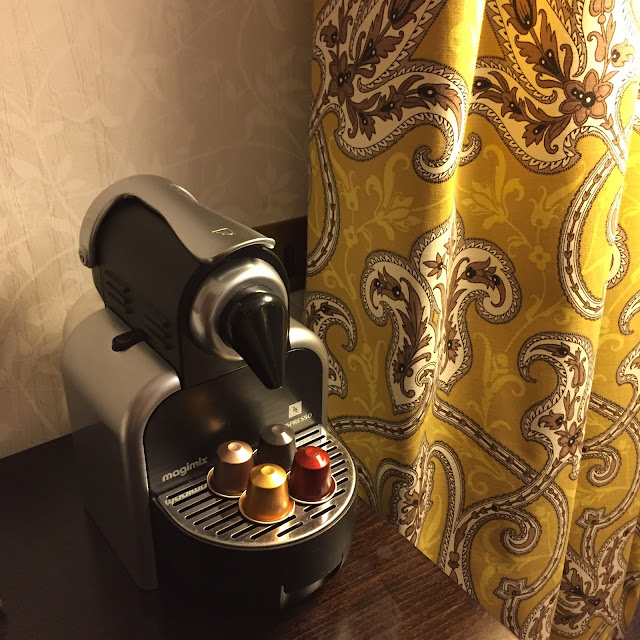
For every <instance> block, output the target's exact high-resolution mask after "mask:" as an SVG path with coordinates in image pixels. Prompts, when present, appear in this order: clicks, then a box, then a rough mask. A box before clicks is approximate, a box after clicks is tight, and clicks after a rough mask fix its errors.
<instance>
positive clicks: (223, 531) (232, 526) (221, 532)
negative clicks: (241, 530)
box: [216, 519, 245, 536]
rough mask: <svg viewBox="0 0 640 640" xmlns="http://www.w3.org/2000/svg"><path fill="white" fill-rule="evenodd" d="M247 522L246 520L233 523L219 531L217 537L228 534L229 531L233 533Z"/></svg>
mask: <svg viewBox="0 0 640 640" xmlns="http://www.w3.org/2000/svg"><path fill="white" fill-rule="evenodd" d="M244 523H245V521H244V519H241V520H238V522H233V523H232V524H230V525H228V526H226V527H224V528H222V529H218V530H217V531H216V535H217V536H223V535H224V534H225V533H227V531H231V530H232V529H235V528H236V527H239V526H240V525H241V524H244Z"/></svg>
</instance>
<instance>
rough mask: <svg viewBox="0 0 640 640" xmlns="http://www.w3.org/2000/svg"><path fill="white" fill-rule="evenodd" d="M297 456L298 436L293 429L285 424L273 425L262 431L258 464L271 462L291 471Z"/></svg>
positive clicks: (257, 455)
mask: <svg viewBox="0 0 640 640" xmlns="http://www.w3.org/2000/svg"><path fill="white" fill-rule="evenodd" d="M295 454H296V434H295V433H294V431H293V429H290V428H289V427H285V426H284V425H283V424H272V425H269V426H268V427H265V428H264V429H262V431H261V432H260V442H259V443H258V453H257V454H256V464H265V463H268V462H271V463H273V464H277V465H278V466H279V467H282V468H283V469H284V470H285V471H290V470H291V464H292V463H293V457H294V456H295Z"/></svg>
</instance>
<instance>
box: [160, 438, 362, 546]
mask: <svg viewBox="0 0 640 640" xmlns="http://www.w3.org/2000/svg"><path fill="white" fill-rule="evenodd" d="M309 445H313V446H314V447H321V448H322V449H324V450H325V451H327V452H328V453H329V456H330V458H331V474H332V475H333V477H334V478H335V481H336V492H335V493H334V494H333V497H332V498H331V499H330V500H327V501H326V502H323V503H322V504H314V505H301V504H298V503H296V506H295V510H294V512H293V513H292V514H291V515H290V516H289V517H288V518H286V520H283V521H282V522H278V523H275V524H268V525H263V524H254V523H252V522H249V521H248V520H246V519H245V518H244V517H243V516H242V514H241V513H240V511H239V510H238V501H237V500H233V499H230V498H220V497H218V496H216V495H215V494H213V493H211V492H210V491H209V489H208V488H207V484H206V474H203V476H202V477H201V478H199V479H198V480H196V481H192V482H188V483H186V484H184V485H182V486H180V487H177V488H175V489H173V490H172V491H169V492H167V493H163V494H161V495H160V496H158V497H157V498H156V499H155V500H156V502H157V503H158V504H159V505H160V506H161V507H162V508H163V509H164V510H165V511H166V512H167V513H168V514H169V515H170V516H171V518H173V520H175V522H176V523H177V524H179V525H180V526H181V527H183V528H184V529H187V531H189V532H190V533H192V534H194V535H196V536H198V537H200V538H204V539H205V540H210V541H214V542H216V543H218V544H225V545H230V546H242V547H244V548H246V547H264V546H270V545H279V544H286V543H289V542H295V541H298V540H302V539H303V538H306V537H307V536H309V535H312V534H313V533H315V532H316V531H317V530H318V529H319V528H321V527H325V526H327V525H329V524H331V523H332V522H334V521H335V520H337V519H339V518H340V517H341V515H342V514H343V512H344V511H345V509H346V508H347V506H348V505H349V502H350V501H351V497H352V495H353V493H354V491H355V489H356V473H355V468H354V466H353V462H352V460H351V457H350V456H349V454H348V453H347V450H346V449H345V447H344V445H343V444H342V443H341V442H340V440H339V439H338V438H336V436H335V435H333V434H332V433H331V432H329V431H327V430H326V429H325V428H324V427H322V426H319V425H318V426H313V427H310V428H308V429H305V430H304V431H301V432H300V433H297V434H296V446H297V447H304V446H309Z"/></svg>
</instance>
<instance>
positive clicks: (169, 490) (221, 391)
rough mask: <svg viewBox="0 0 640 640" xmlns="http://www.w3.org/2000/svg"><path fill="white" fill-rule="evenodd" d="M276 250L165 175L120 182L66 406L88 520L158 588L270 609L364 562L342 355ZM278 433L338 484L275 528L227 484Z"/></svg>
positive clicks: (84, 257) (71, 340)
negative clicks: (97, 303)
mask: <svg viewBox="0 0 640 640" xmlns="http://www.w3.org/2000/svg"><path fill="white" fill-rule="evenodd" d="M273 247H274V241H273V240H271V239H270V238H266V237H264V236H262V235H261V234H259V233H257V232H255V231H253V230H251V229H249V228H247V227H244V226H242V225H240V224H237V223H236V222H234V221H232V220H229V219H227V218H224V217H223V216H221V215H219V214H218V213H215V212H213V211H210V210H209V209H206V208H205V207H203V206H202V205H200V204H198V202H197V201H196V200H195V199H194V198H193V197H192V196H191V195H190V194H189V193H188V192H187V191H185V190H184V189H182V188H181V187H178V186H176V185H174V184H172V183H171V182H169V181H167V180H165V179H163V178H160V177H157V176H134V177H131V178H126V179H124V180H121V181H119V182H117V183H116V184H114V185H112V186H111V187H109V188H108V189H106V190H105V191H103V192H102V193H101V194H100V195H99V196H98V197H97V198H96V200H95V201H94V202H93V204H92V205H91V206H90V208H89V210H88V211H87V214H86V216H85V218H84V221H83V223H82V228H81V231H80V259H81V261H82V263H83V264H84V265H85V266H86V267H88V268H90V269H91V270H92V274H93V280H94V283H95V286H96V288H97V290H98V292H99V294H100V296H101V297H102V300H103V301H104V308H101V309H99V310H98V311H95V312H92V313H89V314H88V315H86V317H84V318H83V319H82V320H81V321H80V322H79V323H78V324H77V325H76V327H75V328H74V329H73V331H72V332H71V333H70V335H69V336H68V338H67V340H66V343H65V346H64V356H63V378H64V385H65V392H66V397H67V403H68V407H69V414H70V419H71V425H72V429H73V440H74V445H75V449H76V453H77V460H78V465H79V470H80V479H81V482H82V488H83V492H84V497H85V504H86V508H87V510H88V512H89V513H90V514H91V516H92V517H93V519H94V520H95V522H96V523H97V525H98V526H99V528H100V529H101V531H102V532H103V534H104V535H105V537H106V538H107V540H108V541H109V543H110V544H111V546H112V547H113V549H114V550H115V552H116V553H117V555H118V556H119V557H120V559H121V560H122V562H123V563H124V564H125V566H126V568H127V569H128V571H129V573H130V574H131V576H132V577H133V579H134V580H135V582H136V583H137V584H138V585H139V586H140V587H141V588H143V589H154V588H156V587H157V586H158V585H160V586H162V585H163V583H164V581H165V580H167V581H172V582H173V581H175V580H178V581H181V582H182V583H183V584H197V585H198V586H204V587H205V588H207V589H211V590H212V593H221V592H222V593H225V594H234V597H241V596H242V591H243V589H244V588H246V585H247V580H248V579H250V580H251V583H252V585H253V586H252V589H251V597H252V598H254V599H255V598H256V597H259V598H261V599H262V600H263V602H264V603H269V604H273V605H275V606H278V605H279V606H283V605H286V604H287V603H289V602H291V601H294V600H298V599H300V598H302V597H305V596H306V595H308V594H310V593H311V592H313V591H314V590H315V589H317V588H318V587H319V586H320V585H322V584H323V583H324V582H325V581H326V580H327V579H328V578H329V577H330V576H332V575H333V574H334V573H335V572H336V571H337V570H338V569H339V568H340V566H341V565H342V563H343V561H344V559H345V557H346V555H347V552H348V549H349V546H350V543H351V537H352V531H353V526H354V520H355V495H356V475H355V469H354V465H353V462H352V460H351V458H350V456H349V454H348V452H347V450H346V449H345V448H344V446H343V444H342V443H341V442H340V440H339V439H338V438H337V437H336V436H335V434H333V433H331V431H330V430H329V429H328V428H327V427H326V424H327V422H326V401H327V355H326V352H325V349H324V346H323V345H322V343H321V341H320V340H319V339H318V338H317V337H316V336H315V335H314V334H313V333H312V332H310V331H309V330H308V329H306V328H305V327H304V326H302V325H301V324H299V323H298V322H296V321H295V320H293V319H291V318H290V317H289V312H288V289H287V276H286V273H285V271H284V268H283V266H282V264H281V263H280V261H279V260H278V258H277V257H276V255H275V254H274V252H273V251H272V249H273ZM268 425H281V426H280V427H277V429H279V430H278V431H277V433H282V432H284V431H287V430H292V431H293V434H294V437H295V446H296V447H298V451H299V452H300V451H301V450H302V449H301V448H304V449H305V451H306V452H307V453H308V452H309V451H316V452H317V451H318V449H320V450H321V451H319V452H318V455H317V456H316V458H317V459H318V460H320V461H321V462H320V463H319V464H320V466H322V464H325V463H323V462H322V460H325V461H326V466H327V469H326V471H327V473H330V476H328V478H329V480H330V481H331V483H332V484H331V492H330V494H327V495H323V496H322V499H319V500H307V501H304V500H299V501H295V503H294V502H293V501H292V502H291V504H292V507H291V509H290V510H289V511H288V512H286V513H283V514H281V515H278V516H277V517H276V518H275V519H272V521H262V520H260V519H259V518H256V517H253V518H252V517H247V512H245V511H242V512H241V510H240V508H239V501H238V497H237V496H231V497H224V496H223V495H222V494H221V493H220V492H218V493H214V491H213V490H212V485H211V481H210V479H211V473H213V472H214V471H215V470H216V469H215V467H216V463H217V464H218V465H219V467H218V468H222V462H223V461H222V460H221V458H220V447H223V448H224V447H230V449H229V451H228V452H227V453H230V454H233V452H234V451H236V450H237V451H240V447H241V446H242V447H245V448H247V445H248V450H249V454H248V455H249V456H250V455H251V448H256V447H257V446H258V441H259V438H260V433H261V430H263V429H264V428H265V427H267V426H268ZM229 442H231V444H230V445H229ZM238 442H240V443H241V444H237V443H238ZM234 447H235V449H234ZM232 449H233V451H232ZM297 455H298V454H296V456H297ZM263 457H264V456H263ZM307 457H309V456H307ZM316 458H314V461H315V459H316ZM266 460H267V463H266V465H265V464H263V465H261V468H262V471H261V473H262V474H263V475H262V476H260V478H258V480H259V481H260V482H262V481H265V482H266V481H267V480H270V479H271V478H272V477H274V478H275V477H276V476H277V475H278V473H279V474H280V475H281V476H282V479H281V480H280V481H278V482H279V486H280V489H279V490H280V491H283V490H284V489H283V486H285V485H283V483H284V477H285V476H284V475H283V473H284V471H283V470H282V469H281V468H280V467H279V466H273V465H271V466H269V465H270V462H269V458H266ZM216 461H217V462H216ZM303 463H304V460H303ZM252 464H253V463H252ZM314 464H315V462H314ZM212 467H214V469H213V470H212ZM265 467H266V468H265ZM309 468H310V469H311V468H312V467H309ZM256 469H258V468H257V467H256ZM274 469H275V471H274ZM254 471H255V470H254ZM256 472H257V471H256ZM272 472H273V473H272ZM252 473H254V472H252ZM268 473H270V474H271V475H269V476H268V475H267V474H268ZM293 473H294V472H293V471H292V472H291V474H292V475H293ZM208 477H209V481H208V480H207V478H208ZM252 477H253V476H252ZM292 480H293V478H292ZM285 484H286V483H285ZM257 486H258V485H254V489H255V492H258V491H263V493H268V489H269V488H270V487H271V486H272V485H268V484H264V482H263V484H262V485H260V486H261V487H262V486H264V487H267V489H264V490H263V489H258V488H255V487H257ZM273 486H275V485H273ZM301 486H302V485H301ZM214 489H215V487H214ZM249 490H250V489H248V490H247V491H249ZM243 495H244V494H243ZM255 495H258V493H255ZM248 497H249V496H247V498H248ZM254 497H255V496H254ZM259 498H260V496H259V495H258V499H259ZM241 502H242V500H241V501H240V504H241ZM243 514H245V515H243ZM256 590H257V591H256Z"/></svg>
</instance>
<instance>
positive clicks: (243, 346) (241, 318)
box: [219, 287, 289, 389]
mask: <svg viewBox="0 0 640 640" xmlns="http://www.w3.org/2000/svg"><path fill="white" fill-rule="evenodd" d="M219 330H220V335H221V337H222V339H223V340H224V341H225V343H226V344H227V345H229V346H230V347H231V348H232V349H234V350H235V351H236V352H237V353H238V354H239V355H240V356H242V359H243V360H244V361H245V362H246V363H247V365H249V368H250V369H251V370H252V371H253V372H254V373H255V374H256V376H258V378H259V379H260V381H261V382H262V384H264V386H265V387H267V389H279V388H280V387H281V386H282V385H283V383H284V367H285V358H286V353H287V343H288V340H289V314H288V312H287V307H286V305H285V304H284V302H283V301H282V300H281V299H280V298H279V297H278V296H277V295H275V294H274V293H273V292H271V291H269V290H268V289H265V288H263V287H248V288H246V289H243V290H242V291H240V292H239V293H238V294H237V295H235V296H234V297H233V298H232V299H231V301H230V302H229V303H228V305H227V307H226V309H225V310H224V312H223V314H222V316H221V318H220V328H219Z"/></svg>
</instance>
